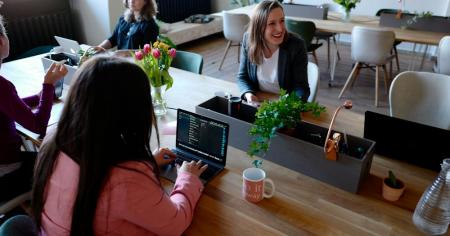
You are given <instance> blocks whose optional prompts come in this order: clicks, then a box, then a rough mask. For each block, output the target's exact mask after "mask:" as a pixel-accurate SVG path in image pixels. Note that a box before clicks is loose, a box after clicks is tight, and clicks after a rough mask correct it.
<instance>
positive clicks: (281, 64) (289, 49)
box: [237, 33, 310, 101]
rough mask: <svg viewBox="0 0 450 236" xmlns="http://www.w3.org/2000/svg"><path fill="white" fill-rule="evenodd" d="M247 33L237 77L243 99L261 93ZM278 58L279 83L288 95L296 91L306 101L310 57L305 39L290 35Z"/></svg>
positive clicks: (281, 46)
mask: <svg viewBox="0 0 450 236" xmlns="http://www.w3.org/2000/svg"><path fill="white" fill-rule="evenodd" d="M247 37H248V35H247V33H245V34H244V38H243V39H242V47H241V63H240V65H239V73H238V75H237V83H238V86H239V89H240V90H241V97H242V98H243V99H244V98H245V97H244V94H245V93H248V92H256V91H259V84H258V79H257V77H256V66H257V65H256V64H254V63H251V62H250V59H249V58H248V46H247ZM279 50H280V51H279V57H278V83H279V85H280V88H282V89H284V90H286V91H287V92H288V93H291V92H292V91H295V93H296V94H297V96H299V97H301V98H302V100H303V101H306V100H307V99H308V97H309V93H310V91H309V84H308V55H307V54H306V44H305V41H303V39H301V38H300V37H298V36H297V35H295V34H292V33H288V35H287V40H286V41H285V42H283V43H282V44H281V45H280V49H279Z"/></svg>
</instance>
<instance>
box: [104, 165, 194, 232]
mask: <svg viewBox="0 0 450 236" xmlns="http://www.w3.org/2000/svg"><path fill="white" fill-rule="evenodd" d="M133 175H135V176H134V177H133V178H127V179H128V180H127V182H126V183H123V184H121V185H119V186H116V187H114V189H113V190H112V191H113V193H112V194H111V196H112V198H113V199H114V201H113V202H115V203H118V202H120V205H121V207H117V208H116V207H114V210H117V212H115V214H114V215H116V216H120V218H122V219H124V220H126V221H129V222H131V223H132V224H135V225H138V226H139V227H141V228H144V229H146V230H148V231H150V232H152V233H154V234H157V235H181V234H182V233H183V232H184V231H185V230H186V228H187V227H188V226H189V225H190V224H191V221H192V218H193V215H194V208H195V206H196V204H197V201H198V199H199V198H200V196H201V193H202V190H203V184H202V183H201V182H200V179H199V178H198V177H197V176H194V175H192V174H190V173H186V172H181V173H180V174H179V176H178V178H177V181H176V183H175V186H174V189H173V191H172V193H171V194H170V196H168V195H167V194H166V193H165V192H164V190H163V189H162V188H161V186H160V185H159V182H158V181H157V180H156V178H155V177H154V176H152V177H150V176H148V175H144V174H142V173H139V172H137V173H135V174H133ZM118 196H120V197H118Z"/></svg>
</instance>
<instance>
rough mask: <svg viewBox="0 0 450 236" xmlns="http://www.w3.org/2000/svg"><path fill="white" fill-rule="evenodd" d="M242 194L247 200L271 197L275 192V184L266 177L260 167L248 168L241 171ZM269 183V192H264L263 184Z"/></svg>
mask: <svg viewBox="0 0 450 236" xmlns="http://www.w3.org/2000/svg"><path fill="white" fill-rule="evenodd" d="M242 178H243V183H242V196H243V197H244V198H245V200H247V201H249V202H253V203H256V202H259V201H261V200H262V199H263V198H271V197H272V196H273V194H274V193H275V184H274V183H273V181H272V180H271V179H269V178H266V172H264V170H263V169H260V168H254V167H252V168H248V169H245V170H244V172H243V173H242ZM266 183H268V184H269V185H271V187H272V190H271V191H270V193H266V192H265V185H266Z"/></svg>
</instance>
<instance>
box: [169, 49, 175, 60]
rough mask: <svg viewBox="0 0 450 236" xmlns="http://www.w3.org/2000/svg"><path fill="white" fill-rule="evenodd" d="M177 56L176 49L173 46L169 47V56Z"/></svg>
mask: <svg viewBox="0 0 450 236" xmlns="http://www.w3.org/2000/svg"><path fill="white" fill-rule="evenodd" d="M176 56H177V50H176V49H175V48H171V49H170V50H169V57H171V58H174V57H176Z"/></svg>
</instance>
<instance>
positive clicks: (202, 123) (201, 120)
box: [176, 109, 229, 165]
mask: <svg viewBox="0 0 450 236" xmlns="http://www.w3.org/2000/svg"><path fill="white" fill-rule="evenodd" d="M228 131H229V126H228V124H226V123H223V122H221V121H218V120H214V119H211V118H208V117H205V116H201V115H198V114H195V113H191V112H188V111H185V110H182V109H178V116H177V140H176V147H177V148H178V149H181V150H183V151H186V152H188V153H192V154H194V155H197V156H199V157H201V158H203V159H205V160H208V161H211V162H213V163H217V164H219V165H225V162H226V156H227V146H228Z"/></svg>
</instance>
